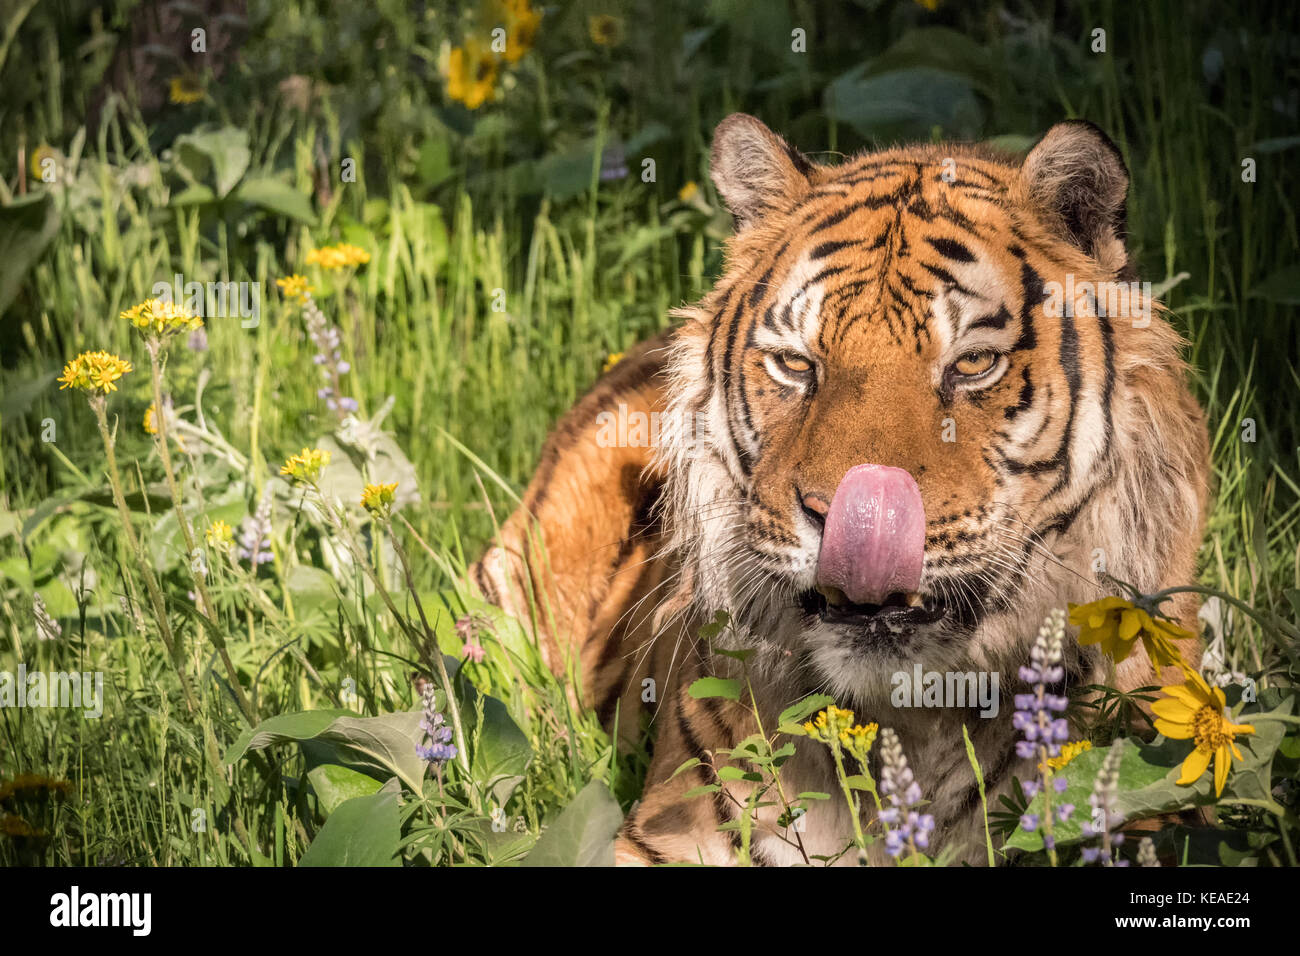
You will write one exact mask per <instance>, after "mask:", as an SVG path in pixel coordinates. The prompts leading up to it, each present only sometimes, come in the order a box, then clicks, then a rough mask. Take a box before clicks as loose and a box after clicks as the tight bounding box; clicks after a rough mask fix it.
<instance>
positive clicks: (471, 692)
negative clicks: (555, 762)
mask: <svg viewBox="0 0 1300 956" xmlns="http://www.w3.org/2000/svg"><path fill="white" fill-rule="evenodd" d="M453 683H454V684H455V685H456V692H457V702H458V704H459V706H460V718H461V722H462V723H463V724H464V726H465V738H466V742H467V743H468V745H469V747H470V762H469V763H470V773H471V774H472V775H473V777H474V779H475V780H476V781H478V783H479V784H480V785H481V786H484V787H488V788H489V789H490V790H491V791H492V797H493V799H494V800H495V801H496V805H497V806H500V807H504V806H505V804H506V801H507V800H509V799H510V795H511V794H512V793H513V792H514V790H515V787H517V786H519V784H520V782H522V781H523V779H524V772H525V771H526V770H527V769H528V764H529V762H530V761H531V760H532V759H533V748H532V745H531V744H529V742H528V737H527V736H526V735H525V734H524V732H523V731H522V730H520V729H519V727H518V726H517V725H516V724H515V722H514V721H513V720H512V719H511V717H510V711H509V710H508V709H507V708H506V705H505V704H503V703H502V702H501V701H499V700H497V699H496V698H495V697H489V696H487V695H486V694H480V693H479V692H478V691H477V690H476V689H475V688H474V687H473V685H471V684H470V683H469V682H468V681H467V680H464V679H460V678H459V675H458V677H457V679H455V680H454V681H453ZM480 702H481V705H482V721H481V722H480V721H479V719H478V718H479V713H478V710H479V706H480Z"/></svg>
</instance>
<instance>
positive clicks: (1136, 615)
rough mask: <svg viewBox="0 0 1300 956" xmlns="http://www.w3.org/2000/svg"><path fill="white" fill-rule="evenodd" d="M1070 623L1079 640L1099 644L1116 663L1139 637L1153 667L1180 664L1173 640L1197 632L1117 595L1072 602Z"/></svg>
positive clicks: (1180, 656) (1181, 659)
mask: <svg viewBox="0 0 1300 956" xmlns="http://www.w3.org/2000/svg"><path fill="white" fill-rule="evenodd" d="M1070 623H1071V624H1073V625H1075V626H1076V627H1078V628H1080V631H1079V643H1080V644H1100V645H1101V649H1102V650H1103V651H1105V652H1106V653H1107V654H1109V655H1110V656H1111V657H1113V658H1114V659H1115V663H1116V664H1118V663H1120V662H1121V661H1123V660H1124V659H1125V658H1127V657H1128V656H1129V654H1131V653H1133V648H1134V646H1135V644H1136V642H1137V641H1138V640H1139V639H1140V640H1141V641H1142V644H1143V645H1144V646H1145V647H1146V649H1147V655H1148V656H1149V657H1150V658H1151V663H1152V664H1154V665H1155V666H1156V667H1165V666H1167V665H1171V664H1175V665H1178V666H1180V667H1182V666H1185V665H1183V658H1182V655H1181V654H1179V653H1178V648H1176V647H1174V645H1173V643H1172V642H1173V641H1188V640H1195V639H1196V635H1195V634H1193V633H1192V632H1191V631H1188V630H1185V629H1184V628H1181V627H1179V626H1178V625H1177V624H1174V623H1173V622H1172V621H1166V620H1165V619H1163V618H1159V617H1152V616H1151V615H1150V614H1148V613H1147V612H1146V611H1144V610H1143V609H1142V608H1140V607H1134V606H1133V602H1131V601H1126V600H1124V599H1123V598H1118V597H1104V598H1102V599H1101V600H1100V601H1093V602H1092V603H1091V604H1071V605H1070Z"/></svg>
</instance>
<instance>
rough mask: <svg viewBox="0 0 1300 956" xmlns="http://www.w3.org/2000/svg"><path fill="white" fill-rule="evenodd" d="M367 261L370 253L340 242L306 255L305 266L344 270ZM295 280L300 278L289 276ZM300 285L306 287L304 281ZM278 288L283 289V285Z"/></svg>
mask: <svg viewBox="0 0 1300 956" xmlns="http://www.w3.org/2000/svg"><path fill="white" fill-rule="evenodd" d="M369 261H370V253H368V252H366V250H364V249H362V248H361V247H360V246H354V245H352V244H351V243H347V242H340V243H338V244H337V245H333V246H322V247H321V248H319V249H313V250H312V251H311V252H309V253H307V265H309V266H320V267H321V268H322V269H344V268H347V267H348V266H361V265H365V264H366V263H367V262H369ZM297 278H300V276H290V277H289V281H290V282H292V281H293V280H294V279H297ZM277 284H279V283H277ZM302 284H303V286H306V281H305V280H304V281H303V283H302ZM280 287H281V288H282V289H284V288H285V287H284V286H283V285H281V286H280ZM295 288H296V285H295ZM307 291H308V292H310V291H311V289H310V287H308V288H307ZM285 295H286V296H287V295H289V291H288V290H287V289H285Z"/></svg>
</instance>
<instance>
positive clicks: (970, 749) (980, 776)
mask: <svg viewBox="0 0 1300 956" xmlns="http://www.w3.org/2000/svg"><path fill="white" fill-rule="evenodd" d="M961 736H962V739H963V740H964V741H966V759H967V760H969V761H970V766H971V770H973V771H974V772H975V783H976V785H977V786H978V787H979V792H980V807H981V808H982V809H983V813H984V846H985V848H986V849H987V850H988V857H989V866H990V867H991V866H993V865H994V860H993V837H992V835H991V834H990V833H989V801H988V797H986V796H985V794H984V771H983V770H981V769H980V762H979V758H978V757H976V756H975V745H974V744H973V743H971V739H970V733H969V732H968V731H967V730H966V725H965V724H962V725H961Z"/></svg>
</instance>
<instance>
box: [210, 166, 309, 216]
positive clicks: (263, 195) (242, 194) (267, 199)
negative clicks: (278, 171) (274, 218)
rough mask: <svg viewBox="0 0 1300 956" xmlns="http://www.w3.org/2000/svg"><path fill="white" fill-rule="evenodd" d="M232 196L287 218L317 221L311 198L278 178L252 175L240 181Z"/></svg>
mask: <svg viewBox="0 0 1300 956" xmlns="http://www.w3.org/2000/svg"><path fill="white" fill-rule="evenodd" d="M230 198H231V199H237V200H239V201H241V202H250V203H252V204H253V205H255V206H261V207H262V208H263V209H266V210H269V211H270V212H273V213H275V214H276V215H278V216H282V217H284V218H285V219H296V220H297V221H298V222H302V223H306V224H307V225H309V226H311V225H315V223H316V212H315V210H313V209H312V207H311V200H310V199H309V198H308V197H307V196H304V195H303V194H302V193H300V192H298V190H296V189H294V188H293V187H292V186H290V185H289V184H288V183H283V182H281V181H280V180H278V179H272V178H270V177H266V176H257V177H252V176H250V177H249V178H248V179H246V180H244V181H243V182H242V183H240V185H239V188H238V189H237V190H235V192H234V193H233V194H232V195H231V197H230Z"/></svg>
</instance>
